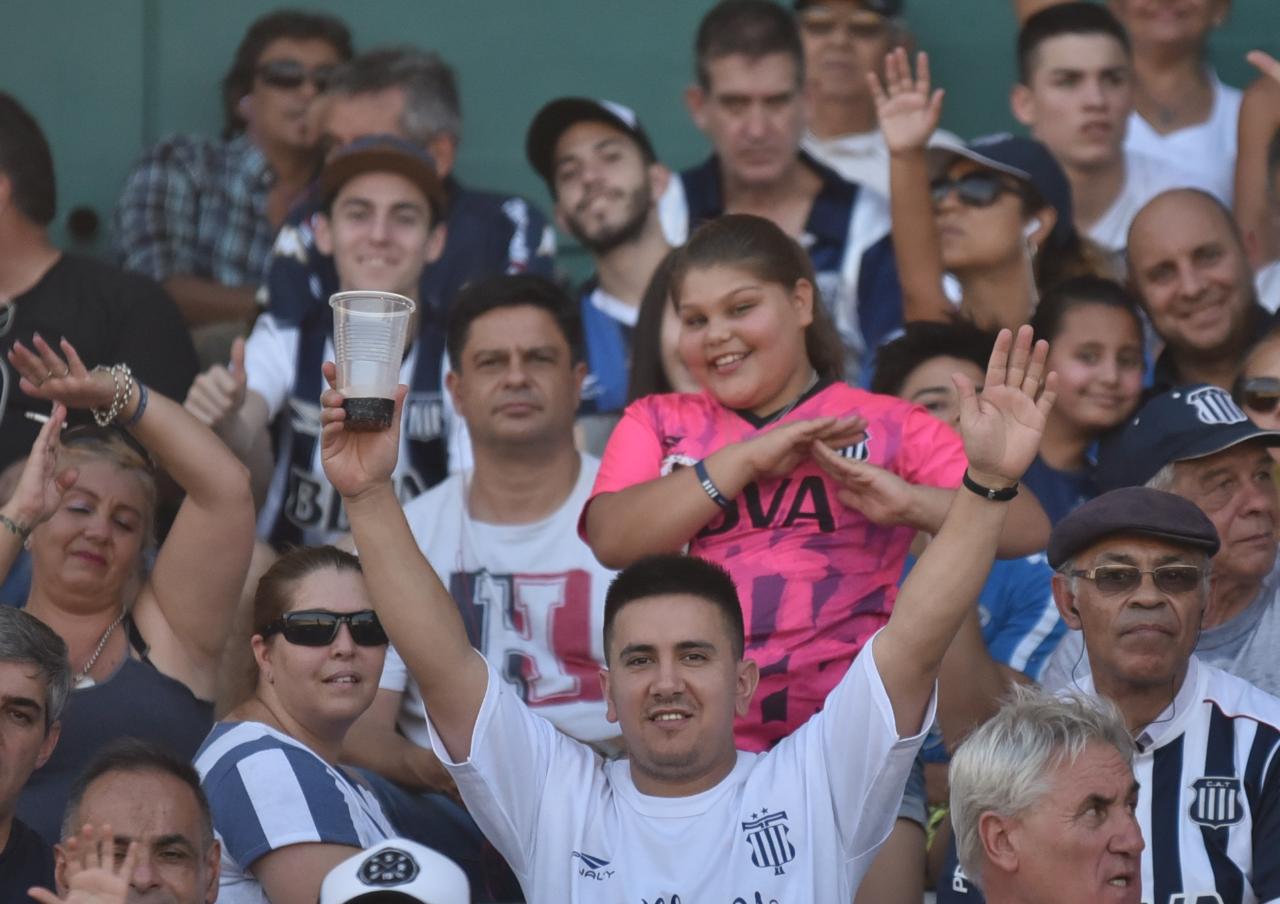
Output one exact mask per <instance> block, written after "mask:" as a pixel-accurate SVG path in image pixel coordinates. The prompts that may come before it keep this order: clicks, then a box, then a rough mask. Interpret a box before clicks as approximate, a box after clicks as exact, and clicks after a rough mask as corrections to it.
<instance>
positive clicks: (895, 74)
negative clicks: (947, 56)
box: [867, 47, 942, 153]
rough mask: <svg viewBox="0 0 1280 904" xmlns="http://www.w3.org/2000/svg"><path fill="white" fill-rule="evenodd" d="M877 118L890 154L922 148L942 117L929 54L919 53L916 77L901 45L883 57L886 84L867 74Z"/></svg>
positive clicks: (940, 94) (939, 98)
mask: <svg viewBox="0 0 1280 904" xmlns="http://www.w3.org/2000/svg"><path fill="white" fill-rule="evenodd" d="M867 81H868V82H869V84H870V85H871V97H872V98H873V99H874V100H875V105H876V117H877V118H878V119H879V121H880V131H881V132H882V133H883V134H884V140H885V144H887V145H888V147H889V152H890V153H897V152H901V151H913V150H922V149H923V148H924V147H925V146H926V145H927V144H928V143H929V136H930V135H932V134H933V133H934V132H935V131H936V130H937V128H938V122H939V120H940V119H941V118H942V89H941V88H939V89H938V90H936V91H932V92H931V91H930V85H929V55H928V54H927V53H923V52H921V53H919V54H917V55H916V77H915V78H912V76H911V62H910V60H909V59H908V58H907V52H906V50H904V49H903V48H901V47H899V48H897V49H896V50H893V51H892V52H890V53H889V55H888V56H886V57H885V59H884V84H883V85H882V84H881V83H880V77H879V76H878V75H877V74H876V73H874V72H869V73H867Z"/></svg>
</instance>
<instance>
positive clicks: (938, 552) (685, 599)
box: [322, 327, 1056, 904]
mask: <svg viewBox="0 0 1280 904" xmlns="http://www.w3.org/2000/svg"><path fill="white" fill-rule="evenodd" d="M1046 353H1047V347H1046V346H1045V344H1044V343H1040V345H1039V346H1038V347H1037V348H1036V349H1035V350H1034V352H1033V351H1032V344H1031V331H1030V329H1029V328H1026V327H1024V328H1023V329H1022V331H1021V332H1020V333H1019V336H1018V338H1017V340H1016V342H1015V341H1014V340H1013V339H1012V337H1010V335H1009V334H1008V333H1004V334H1002V336H1001V337H1000V339H999V340H998V341H997V343H996V347H995V350H994V351H993V352H992V357H991V364H990V366H989V368H988V370H987V374H986V379H985V381H984V388H983V392H982V395H981V396H980V397H979V396H977V395H976V394H975V393H974V388H973V384H972V382H971V381H969V380H967V379H966V378H964V377H959V378H957V385H958V386H959V387H960V388H961V396H962V404H963V414H962V417H961V427H962V433H963V434H964V436H965V443H966V453H967V455H968V457H969V471H968V480H967V483H966V486H967V487H968V489H967V490H965V491H961V493H960V495H959V496H957V498H956V499H955V501H954V502H953V503H952V506H951V509H950V511H949V513H948V515H947V520H946V522H945V523H944V524H943V526H942V528H941V530H940V531H939V533H938V535H937V537H936V538H935V539H934V541H933V543H931V544H930V546H929V549H928V550H927V551H926V552H925V553H924V555H923V556H922V557H921V559H920V561H919V563H918V564H917V565H916V568H915V569H914V570H913V571H912V573H911V575H910V576H909V577H908V578H907V581H906V583H905V584H904V586H903V588H902V591H901V592H900V594H899V596H898V599H897V602H896V604H895V606H894V611H893V615H892V617H891V619H890V621H889V624H888V625H887V626H886V627H885V628H884V629H883V630H881V631H880V632H879V633H878V634H877V635H876V636H875V637H874V638H873V639H872V641H871V642H870V644H869V646H868V648H867V649H866V650H864V653H863V655H861V656H859V657H858V659H857V660H856V661H855V663H854V666H853V667H852V668H851V669H850V670H849V672H848V673H847V674H846V676H845V677H844V678H843V679H842V680H841V683H840V684H839V685H838V686H837V688H836V689H835V690H834V691H833V692H832V694H831V696H830V697H829V698H828V700H827V709H826V710H825V711H824V712H822V713H820V714H819V715H817V716H815V717H814V718H813V719H812V720H810V721H809V722H808V723H806V724H805V725H804V726H802V727H801V728H800V729H799V730H798V731H797V732H796V733H794V734H793V735H791V736H790V737H788V738H787V739H785V740H783V741H782V742H781V743H780V744H779V745H778V746H777V747H775V748H774V749H773V750H772V751H770V752H769V753H766V754H746V753H740V752H738V751H737V750H736V749H735V748H734V741H733V720H734V715H735V713H737V714H742V713H745V712H746V710H747V706H748V704H749V701H750V698H751V695H752V692H753V691H754V690H755V686H756V683H757V680H758V677H759V675H758V672H757V669H756V666H755V664H754V663H753V662H750V661H744V660H743V659H742V645H743V626H742V620H741V608H740V605H739V603H738V599H737V594H736V591H735V589H734V585H733V582H732V580H731V579H730V578H729V577H728V575H727V574H726V573H725V572H723V571H722V570H720V569H718V568H716V567H714V566H711V565H709V564H708V563H706V562H703V561H701V560H699V559H695V558H687V557H682V556H665V557H661V558H657V559H650V560H645V561H644V562H642V563H637V564H636V565H634V566H632V567H631V568H630V569H628V570H627V571H624V572H623V573H622V574H620V575H619V576H618V579H617V580H616V581H615V582H614V584H613V585H612V586H611V588H610V592H609V596H608V598H607V599H606V604H605V621H604V641H605V651H606V661H607V663H608V668H607V669H605V670H604V671H603V672H602V676H601V683H602V688H603V690H604V693H605V696H606V699H607V700H608V715H609V718H610V719H611V720H614V721H617V722H618V724H619V726H620V728H621V730H622V735H623V738H624V741H625V743H626V747H627V750H628V753H629V758H628V759H623V760H612V761H606V760H604V759H602V758H601V757H600V755H599V754H598V753H596V752H595V751H594V750H592V749H591V748H590V747H588V746H586V745H584V744H582V743H580V742H578V741H574V740H572V739H571V738H568V737H567V736H565V735H564V734H562V733H560V732H558V731H556V729H555V728H554V727H553V726H552V725H551V723H549V722H547V721H546V720H543V719H541V718H539V717H537V716H536V715H534V714H532V713H531V712H530V711H529V708H528V707H527V706H526V705H525V704H524V703H523V702H522V701H521V700H520V699H519V695H518V694H517V693H515V692H514V691H513V689H512V688H511V686H510V685H509V684H508V683H507V682H506V681H504V680H503V679H502V678H501V677H500V675H499V673H498V671H497V669H496V668H495V667H494V666H493V665H490V664H489V663H488V662H486V661H485V659H484V658H483V657H481V656H479V655H477V654H476V652H475V651H474V650H473V649H472V647H471V644H470V642H469V638H468V635H467V631H466V626H465V625H464V623H463V621H462V619H461V618H460V617H459V616H458V609H457V606H456V605H455V603H454V602H453V601H452V600H450V598H449V596H448V594H447V592H446V590H445V588H444V587H443V586H442V585H441V584H440V582H439V580H438V578H436V576H435V574H434V572H433V571H432V570H431V567H430V566H429V565H428V564H427V563H426V561H425V560H424V559H423V558H422V557H421V555H420V554H419V553H418V550H417V547H416V544H415V541H414V539H413V535H412V533H411V532H410V530H409V526H408V524H407V522H406V521H405V519H404V517H403V515H402V514H401V512H400V509H399V506H398V505H397V503H396V498H395V494H394V491H393V489H392V487H391V483H390V475H391V473H392V470H393V468H394V466H395V453H396V448H395V443H394V442H392V441H390V440H389V439H388V438H387V437H386V436H377V435H372V434H359V433H351V432H347V431H345V430H344V429H343V425H342V420H343V419H344V417H345V415H344V413H343V412H342V410H341V396H340V395H339V394H338V393H337V392H329V393H326V394H325V397H324V399H325V409H324V412H323V415H322V416H323V420H324V422H325V424H326V426H325V430H324V449H323V456H324V462H325V470H326V473H327V474H328V476H329V479H330V481H331V482H332V483H333V485H334V486H335V487H336V488H338V491H339V492H340V493H341V494H342V495H343V498H344V499H345V500H346V503H347V511H348V512H349V513H350V517H351V527H352V532H353V536H354V539H355V542H356V544H357V546H358V547H359V548H360V550H361V557H362V560H363V563H364V567H365V573H366V575H367V580H368V584H369V589H370V593H371V595H372V597H373V599H374V605H375V607H376V608H377V610H378V613H379V616H380V618H381V619H382V621H383V623H384V624H385V625H386V627H387V629H388V631H389V632H390V635H391V638H392V641H393V643H395V644H396V645H397V648H398V649H399V652H400V654H401V656H403V657H404V660H405V662H406V664H407V665H408V668H409V671H410V673H411V674H412V675H413V676H414V678H415V680H416V681H417V683H418V686H419V687H420V688H421V690H422V695H423V698H424V700H425V703H426V709H427V712H428V713H429V715H430V730H431V740H432V745H433V747H434V749H435V751H436V753H437V755H438V756H440V757H441V759H442V761H444V763H445V766H446V768H448V769H449V771H450V773H451V774H452V775H453V777H454V779H455V780H456V781H457V783H458V787H459V789H460V790H461V792H462V796H463V799H464V800H465V801H466V803H467V804H468V806H469V807H470V808H471V811H472V813H473V814H474V815H475V817H476V820H477V822H478V823H479V824H480V826H481V828H482V829H484V831H485V833H486V835H487V836H488V838H489V840H490V841H491V842H493V844H494V845H495V847H497V848H498V850H499V851H500V852H501V853H502V854H503V855H504V856H505V857H506V859H507V861H508V863H509V864H510V865H511V867H512V868H513V869H514V871H515V872H516V874H517V876H518V877H519V879H520V882H521V885H522V887H523V889H524V891H525V893H526V895H527V896H528V897H529V899H530V900H531V901H534V902H538V901H549V902H550V901H554V902H557V904H560V902H578V901H582V902H586V901H618V902H629V904H630V902H636V901H642V900H648V901H655V900H657V899H659V898H661V899H663V900H664V901H674V900H676V898H677V897H678V898H679V899H680V900H683V901H724V902H726V904H729V902H732V901H734V900H735V899H741V900H745V901H755V900H757V899H759V900H762V901H768V900H773V899H776V900H788V901H806V902H814V904H848V902H849V901H851V900H852V899H853V894H854V892H855V891H856V889H857V887H858V884H859V881H860V879H861V877H862V874H863V873H864V872H865V870H866V867H867V865H868V863H869V862H870V861H871V859H872V857H874V855H875V852H876V849H877V847H878V846H879V845H880V843H881V842H882V841H883V840H884V838H885V836H886V835H887V834H888V832H889V830H890V828H891V827H892V825H893V822H894V820H895V818H896V816H897V812H898V805H899V803H900V801H901V798H902V789H903V785H904V783H905V781H906V777H907V773H908V771H909V769H910V767H911V762H912V759H913V758H914V756H915V752H916V750H917V749H918V748H919V745H920V742H921V740H922V738H923V735H922V732H923V731H924V730H925V728H926V727H927V725H928V724H929V722H930V720H931V718H932V710H933V689H934V681H935V679H936V677H937V673H938V667H939V664H940V662H941V660H942V657H943V655H944V654H945V653H946V649H947V646H948V644H949V642H950V639H951V637H953V636H954V634H955V633H956V631H957V630H958V629H959V627H960V624H961V622H962V621H963V620H964V618H965V615H966V613H967V611H968V609H969V607H970V606H972V605H973V601H974V599H975V597H976V595H977V592H978V589H979V588H980V586H981V585H982V582H983V580H984V579H985V576H986V573H987V569H988V567H989V566H990V564H991V561H992V559H993V558H994V555H995V549H996V542H997V538H998V535H999V532H1000V529H1001V526H1002V525H1003V522H1004V519H1005V513H1006V511H1007V504H1006V503H1007V501H1008V499H1010V498H1012V495H1013V492H1016V487H1015V481H1016V480H1017V478H1018V476H1020V475H1021V473H1022V472H1023V470H1025V468H1026V467H1027V466H1028V465H1029V464H1030V462H1031V460H1032V458H1033V457H1034V456H1035V451H1036V448H1037V446H1038V444H1039V440H1040V435H1041V433H1042V432H1043V428H1044V418H1045V414H1046V413H1047V411H1048V409H1049V407H1050V406H1051V405H1052V402H1053V397H1054V395H1055V387H1056V378H1054V377H1053V375H1049V379H1048V380H1047V381H1046V383H1045V386H1044V389H1043V393H1042V394H1041V395H1040V398H1039V401H1036V393H1037V391H1038V389H1039V388H1040V378H1041V376H1042V375H1043V373H1044V358H1045V355H1046ZM326 369H327V371H328V373H329V374H333V368H332V366H331V365H326ZM790 431H791V428H790V427H785V426H784V427H782V428H776V429H774V430H772V431H769V432H767V433H765V434H764V435H763V436H764V439H763V440H762V442H764V443H768V444H773V443H781V444H784V446H785V447H786V448H790V444H794V443H795V437H794V435H793V434H791V433H790ZM811 454H813V455H814V456H816V457H817V458H818V459H819V460H820V461H822V462H824V463H826V464H829V465H833V466H834V463H835V461H836V460H837V456H836V454H835V453H834V452H832V451H831V450H829V449H827V448H826V447H825V446H824V447H814V448H813V449H812V450H811ZM680 473H687V478H686V479H687V480H688V493H687V494H685V498H684V501H683V502H682V504H685V505H690V506H693V505H703V504H704V503H706V504H711V505H714V504H715V503H714V502H711V501H710V499H709V498H708V497H707V494H706V493H704V492H703V491H702V489H701V488H700V487H699V485H698V480H697V478H696V476H695V475H694V474H693V473H692V469H689V470H688V471H687V472H685V471H682V472H680ZM940 587H946V588H947V593H939V592H938V589H939V588H940Z"/></svg>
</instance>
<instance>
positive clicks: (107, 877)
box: [27, 825, 139, 904]
mask: <svg viewBox="0 0 1280 904" xmlns="http://www.w3.org/2000/svg"><path fill="white" fill-rule="evenodd" d="M62 851H63V854H64V856H65V857H66V873H65V877H66V883H67V896H66V897H65V898H59V897H58V896H57V895H55V894H54V893H53V892H51V891H48V890H47V889H43V888H32V889H29V890H28V891H27V894H29V895H30V896H31V897H32V898H33V899H34V900H35V901H37V902H38V904H125V902H126V901H127V900H128V899H129V883H130V879H131V877H132V876H133V870H134V867H135V865H136V864H137V862H138V853H139V845H138V842H136V841H131V842H129V847H128V850H127V851H126V852H125V855H124V857H123V858H122V859H121V860H120V861H119V862H117V861H116V839H115V834H114V833H113V832H112V831H111V826H109V825H104V826H103V827H102V828H101V829H98V830H96V831H95V830H94V828H93V826H90V825H86V826H85V827H84V828H83V829H82V830H81V831H80V835H79V837H76V836H72V837H71V838H68V839H67V841H66V842H65V843H64V844H63V846H62Z"/></svg>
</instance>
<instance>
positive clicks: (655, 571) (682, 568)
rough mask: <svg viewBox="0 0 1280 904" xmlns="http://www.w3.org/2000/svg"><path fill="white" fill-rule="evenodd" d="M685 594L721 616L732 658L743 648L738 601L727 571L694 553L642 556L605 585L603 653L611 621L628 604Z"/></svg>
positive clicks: (606, 650) (742, 631)
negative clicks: (607, 587) (607, 586)
mask: <svg viewBox="0 0 1280 904" xmlns="http://www.w3.org/2000/svg"><path fill="white" fill-rule="evenodd" d="M671 594H687V595H689V596H696V597H698V598H700V599H704V600H706V601H707V602H708V603H710V604H711V605H713V606H715V607H716V609H718V610H719V611H720V615H721V616H723V618H724V622H725V627H726V628H727V629H728V632H729V646H730V647H731V648H732V649H733V655H734V658H736V659H741V658H742V654H743V651H744V649H745V648H746V640H745V632H744V629H743V623H742V603H741V602H740V601H739V600H738V589H737V587H735V586H734V584H733V578H731V577H730V576H729V572H727V571H725V570H724V568H722V567H720V566H719V565H717V564H716V563H714V562H708V561H707V560H706V559H700V558H698V557H697V556H686V555H679V554H677V553H664V554H662V555H656V556H645V557H644V558H643V559H640V560H638V561H636V562H633V563H632V564H630V565H628V566H627V567H626V568H624V569H622V571H620V572H618V576H617V577H615V578H614V579H613V582H612V583H611V584H609V590H608V592H607V593H606V594H605V597H604V655H605V659H606V660H608V658H609V644H610V643H611V642H612V640H613V623H614V621H615V620H616V619H617V617H618V613H619V612H620V611H622V609H623V607H624V606H626V605H627V604H628V603H634V602H636V601H637V600H644V599H650V598H652V597H655V596H667V595H671Z"/></svg>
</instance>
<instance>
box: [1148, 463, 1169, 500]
mask: <svg viewBox="0 0 1280 904" xmlns="http://www.w3.org/2000/svg"><path fill="white" fill-rule="evenodd" d="M1175 465H1177V462H1176V461H1171V462H1167V463H1166V464H1165V466H1164V467H1163V468H1161V469H1160V470H1159V471H1156V472H1155V473H1154V474H1152V475H1151V477H1149V478H1148V479H1147V482H1146V483H1144V484H1143V486H1144V487H1146V488H1147V489H1149V490H1161V491H1162V492H1165V493H1172V492H1173V484H1174V480H1175V479H1176V478H1177V474H1176V472H1175V469H1174V468H1175Z"/></svg>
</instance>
